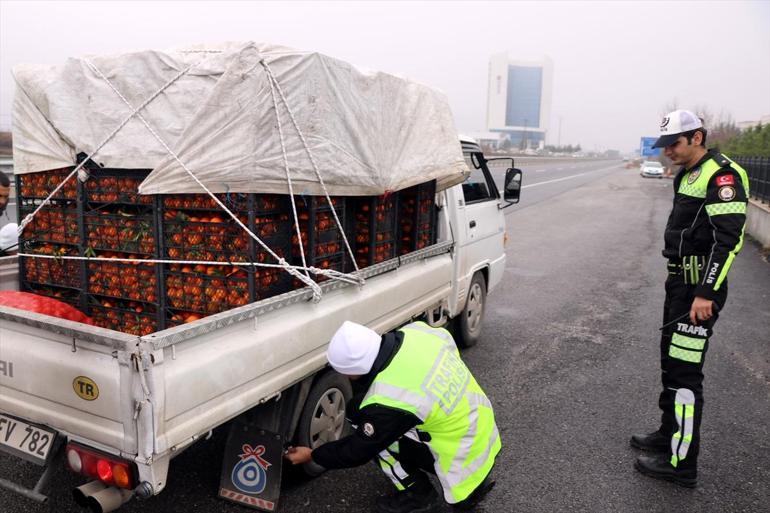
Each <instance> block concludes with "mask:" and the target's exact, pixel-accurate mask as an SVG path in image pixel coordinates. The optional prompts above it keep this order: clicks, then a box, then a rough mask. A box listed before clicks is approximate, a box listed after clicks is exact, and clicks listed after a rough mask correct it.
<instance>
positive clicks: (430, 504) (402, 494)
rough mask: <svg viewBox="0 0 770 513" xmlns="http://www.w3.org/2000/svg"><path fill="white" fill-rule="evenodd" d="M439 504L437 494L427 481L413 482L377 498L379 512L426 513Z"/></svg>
mask: <svg viewBox="0 0 770 513" xmlns="http://www.w3.org/2000/svg"><path fill="white" fill-rule="evenodd" d="M438 505H439V501H438V494H437V493H436V490H435V489H434V488H433V485H431V484H430V483H429V482H428V483H425V484H422V483H420V484H415V485H412V486H410V487H409V488H407V489H406V490H400V491H398V492H396V493H395V494H394V495H391V496H389V497H382V498H381V499H378V500H377V511H378V512H379V513H428V512H430V511H433V510H435V509H436V508H437V507H438Z"/></svg>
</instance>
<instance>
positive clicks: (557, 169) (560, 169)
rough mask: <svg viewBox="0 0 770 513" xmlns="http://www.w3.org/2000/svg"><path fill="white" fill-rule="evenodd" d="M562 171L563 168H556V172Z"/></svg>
mask: <svg viewBox="0 0 770 513" xmlns="http://www.w3.org/2000/svg"><path fill="white" fill-rule="evenodd" d="M563 169H564V168H563V167H557V168H556V171H562V170H563Z"/></svg>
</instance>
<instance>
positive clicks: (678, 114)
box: [652, 109, 703, 148]
mask: <svg viewBox="0 0 770 513" xmlns="http://www.w3.org/2000/svg"><path fill="white" fill-rule="evenodd" d="M697 128H703V122H702V121H701V120H700V118H699V117H698V116H696V115H695V113H694V112H692V111H689V110H682V109H679V110H675V111H673V112H669V113H668V114H666V116H665V117H664V118H663V119H662V120H661V122H660V132H659V134H658V135H659V137H658V140H657V141H655V144H653V145H652V147H653V148H663V147H665V146H669V145H671V144H674V143H675V142H676V140H677V139H679V136H680V135H681V134H683V133H685V132H689V131H690V130H695V129H697Z"/></svg>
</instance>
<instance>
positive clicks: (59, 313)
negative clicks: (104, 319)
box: [0, 290, 94, 326]
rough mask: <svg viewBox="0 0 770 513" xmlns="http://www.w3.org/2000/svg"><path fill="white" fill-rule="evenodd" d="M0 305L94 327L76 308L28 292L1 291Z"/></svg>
mask: <svg viewBox="0 0 770 513" xmlns="http://www.w3.org/2000/svg"><path fill="white" fill-rule="evenodd" d="M0 305H2V306H10V307H11V308H18V309H19V310H27V311H28V312H37V313H41V314H45V315H50V316H52V317H58V318H59V319H66V320H68V321H75V322H82V323H84V324H90V325H91V326H93V325H94V321H93V320H92V319H91V318H90V317H89V316H87V315H86V314H84V313H83V312H81V311H80V310H78V309H77V308H75V307H73V306H70V305H68V304H67V303H63V302H61V301H59V300H57V299H53V298H51V297H46V296H38V295H37V294H32V293H30V292H17V291H15V290H2V291H0Z"/></svg>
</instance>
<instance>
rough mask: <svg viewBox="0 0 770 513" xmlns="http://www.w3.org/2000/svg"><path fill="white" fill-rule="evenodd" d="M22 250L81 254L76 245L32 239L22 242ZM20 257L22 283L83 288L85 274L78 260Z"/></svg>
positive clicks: (69, 254) (25, 251)
mask: <svg viewBox="0 0 770 513" xmlns="http://www.w3.org/2000/svg"><path fill="white" fill-rule="evenodd" d="M22 252H24V253H31V254H39V255H49V256H50V255H53V256H78V254H79V251H78V248H77V247H74V246H68V245H59V244H49V243H42V244H40V243H33V242H30V241H26V242H24V243H23V244H22ZM19 259H20V270H21V276H20V281H21V282H22V283H24V282H27V283H34V284H37V285H40V286H48V287H50V286H54V287H69V288H73V289H78V290H79V289H81V288H82V285H83V274H82V267H81V265H80V261H78V260H69V259H57V258H35V257H19Z"/></svg>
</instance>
